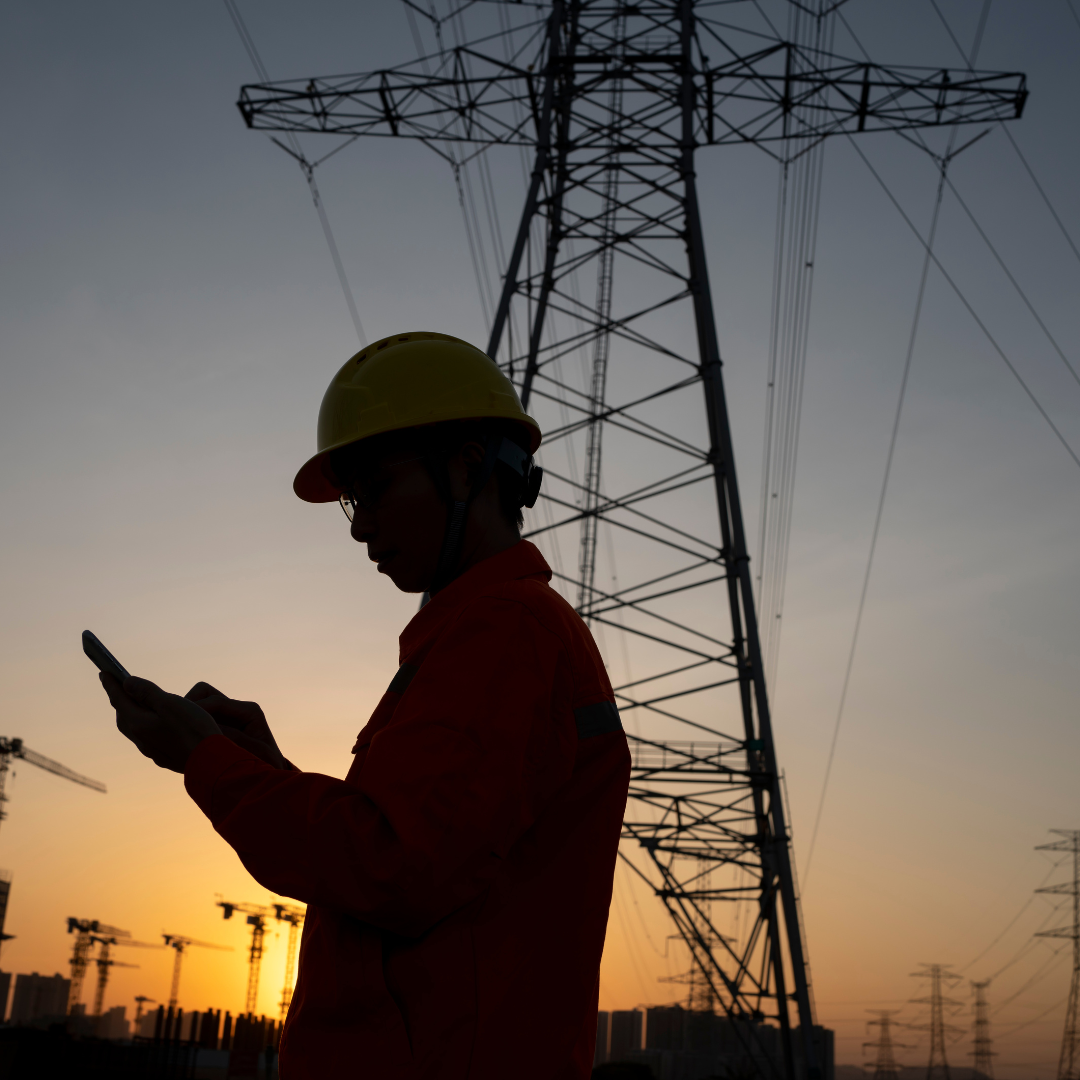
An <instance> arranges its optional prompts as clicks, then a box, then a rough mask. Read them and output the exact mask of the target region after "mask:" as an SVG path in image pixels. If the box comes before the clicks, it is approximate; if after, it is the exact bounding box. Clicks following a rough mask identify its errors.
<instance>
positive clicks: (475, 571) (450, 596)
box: [398, 540, 551, 663]
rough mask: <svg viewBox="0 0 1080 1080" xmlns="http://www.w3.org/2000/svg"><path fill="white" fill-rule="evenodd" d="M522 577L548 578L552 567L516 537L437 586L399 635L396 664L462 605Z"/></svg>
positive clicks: (438, 628) (542, 579)
mask: <svg viewBox="0 0 1080 1080" xmlns="http://www.w3.org/2000/svg"><path fill="white" fill-rule="evenodd" d="M521 578H537V579H539V580H540V581H545V582H546V581H550V580H551V567H550V566H548V564H547V562H546V560H545V559H544V556H543V555H541V554H540V551H539V550H538V549H537V547H536V545H535V544H531V543H529V541H528V540H519V541H518V542H517V543H516V544H515V545H514V546H513V547H509V548H507V549H506V550H505V551H500V552H499V553H498V554H497V555H492V556H491V557H490V558H489V559H484V560H483V561H482V562H478V563H477V564H476V565H475V566H473V567H470V568H469V569H468V570H466V571H465V573H464V574H462V575H461V576H460V577H458V578H455V579H454V580H453V581H452V582H450V584H449V585H447V586H446V588H445V589H440V590H439V592H437V593H436V594H435V595H434V596H433V597H432V598H431V600H429V601H428V603H427V604H425V605H424V606H423V607H422V608H421V609H420V610H419V611H418V612H417V613H416V614H415V615H414V616H413V617H412V620H411V621H410V622H409V625H408V626H406V627H405V629H404V630H402V632H401V636H400V637H399V638H398V645H399V661H398V662H399V663H405V660H406V657H409V656H412V655H414V654H415V653H416V652H417V651H418V650H419V649H421V648H422V647H423V646H424V644H425V643H426V642H427V641H429V640H430V639H431V638H432V637H433V636H434V634H436V633H437V632H438V631H439V630H441V629H442V627H443V626H444V625H445V623H446V622H447V621H448V619H449V618H450V617H451V616H452V615H453V614H454V612H455V611H457V609H458V608H459V607H461V606H462V604H465V603H467V602H468V601H469V600H471V599H472V598H473V597H474V596H476V595H478V594H479V593H481V592H483V591H485V590H486V589H490V588H492V587H493V586H498V585H501V584H503V582H506V581H517V580H520V579H521Z"/></svg>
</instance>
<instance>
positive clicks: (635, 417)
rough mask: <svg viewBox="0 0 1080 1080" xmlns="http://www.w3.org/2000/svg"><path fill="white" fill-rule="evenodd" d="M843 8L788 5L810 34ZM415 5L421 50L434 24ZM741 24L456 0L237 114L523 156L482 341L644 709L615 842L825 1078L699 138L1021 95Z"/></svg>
mask: <svg viewBox="0 0 1080 1080" xmlns="http://www.w3.org/2000/svg"><path fill="white" fill-rule="evenodd" d="M838 6H839V5H838V4H836V3H835V2H833V0H807V2H805V3H803V2H800V3H799V5H798V8H799V9H800V10H802V11H805V12H809V15H808V17H809V18H811V19H813V20H816V25H817V26H818V28H819V29H820V27H822V26H827V25H831V24H830V23H829V20H832V19H834V18H835V15H834V12H835V9H836V8H837V7H838ZM752 8H753V9H754V10H751V9H752ZM466 9H468V15H467V18H469V19H472V20H474V22H473V23H472V24H470V26H468V27H466V25H465V19H466V15H463V14H461V13H462V12H465V11H466ZM410 10H411V11H412V12H413V13H414V14H415V13H416V12H419V13H420V14H421V15H422V16H423V17H425V18H429V19H430V20H431V22H432V25H433V26H434V27H435V30H436V37H437V40H438V41H439V42H441V41H442V35H441V32H440V26H441V23H442V22H445V21H447V20H440V19H439V18H438V17H437V16H436V14H435V12H434V8H431V9H430V10H431V14H430V15H426V14H425V13H424V11H423V9H422V8H421V6H420V5H415V4H410ZM793 10H794V9H793ZM450 18H451V16H448V19H450ZM760 18H761V17H760V9H758V6H757V5H722V6H721V7H720V8H717V7H716V6H715V5H712V4H708V3H704V2H696V0H642V2H636V3H624V2H621V0H551V2H550V3H548V4H520V3H511V2H496V3H489V4H481V5H464V6H462V5H458V6H457V7H456V8H455V11H454V14H453V16H452V25H453V30H454V40H455V41H456V42H458V44H456V45H455V47H453V48H445V49H444V48H442V47H441V45H440V46H439V48H438V51H437V52H435V53H434V54H432V55H429V56H426V57H424V58H422V59H420V60H417V61H413V62H411V63H406V64H402V65H399V66H397V67H392V68H388V69H385V70H381V71H375V72H368V73H364V74H359V75H346V76H334V77H328V78H323V77H315V78H302V79H296V80H291V81H288V82H268V83H262V84H258V85H248V86H244V87H242V88H241V91H240V100H239V103H238V104H239V108H240V111H241V113H242V115H243V118H244V121H245V122H246V123H247V125H248V127H249V128H252V129H256V130H261V131H276V132H289V133H305V132H310V133H318V134H321V135H327V134H329V135H334V136H339V137H341V138H342V141H344V140H346V139H353V138H356V137H359V136H361V135H364V136H372V137H387V138H409V139H417V140H420V141H422V142H424V143H425V145H427V146H428V147H430V148H431V149H433V150H435V151H436V153H439V154H440V155H441V156H442V157H444V159H446V160H448V161H449V162H450V163H451V165H452V166H453V168H454V169H455V170H460V169H462V168H465V167H466V164H467V161H468V160H469V159H471V158H474V157H476V156H477V155H479V154H482V153H483V152H484V151H485V150H486V149H487V148H490V147H496V146H500V147H517V148H520V149H521V150H522V151H524V152H525V153H527V154H528V155H530V156H531V159H532V167H531V174H530V176H529V179H528V183H527V190H526V193H525V198H524V204H523V206H522V209H521V215H520V219H519V224H518V227H517V230H516V234H515V237H514V240H513V243H512V245H511V246H510V247H509V250H508V253H506V254H505V257H503V256H500V258H502V261H503V274H502V291H501V295H500V297H499V300H498V303H497V305H496V307H495V314H494V318H493V320H492V324H491V328H490V334H489V337H488V342H487V353H488V355H489V356H490V357H492V359H493V360H495V361H496V362H497V363H499V365H500V366H501V367H502V368H503V370H504V371H505V372H506V373H507V374H508V375H509V377H510V378H511V379H512V380H513V381H514V383H515V385H516V387H517V389H518V391H519V393H520V396H521V400H522V403H523V404H524V405H525V407H526V408H527V409H529V410H530V411H531V412H532V413H533V415H535V416H536V417H537V418H538V420H539V421H540V424H541V427H542V428H543V430H544V433H545V434H544V446H543V448H542V450H541V454H542V455H543V465H544V468H545V477H546V478H547V479H546V484H547V489H546V491H545V492H544V493H543V495H542V499H543V502H542V503H541V504H540V508H539V509H538V510H536V511H533V512H530V516H529V517H527V519H526V532H525V535H526V536H527V537H532V538H538V539H539V542H540V543H541V544H544V543H550V544H551V547H552V549H553V555H554V554H557V553H558V552H559V550H560V545H561V544H562V543H567V544H569V545H571V546H572V547H573V548H576V549H577V552H578V558H577V559H576V560H572V559H567V560H565V562H562V561H561V560H560V559H559V558H554V557H553V558H552V560H551V561H552V562H554V563H555V574H554V577H555V581H556V583H557V584H559V585H560V586H561V587H563V588H564V590H565V591H566V592H567V595H570V596H571V597H572V598H573V599H574V600H576V602H577V608H578V612H579V614H580V615H581V616H582V618H584V619H586V620H587V621H589V622H590V624H592V625H593V626H594V627H603V628H604V632H605V634H607V635H612V636H614V635H620V636H623V639H624V640H625V641H626V643H627V655H629V654H630V651H631V650H633V651H634V653H635V660H634V664H635V668H636V670H635V672H634V674H633V676H631V674H630V673H629V671H628V672H627V675H626V679H625V681H623V682H621V684H618V685H616V687H615V696H616V700H617V703H618V705H619V707H620V710H621V712H622V714H623V716H624V720H631V719H632V720H634V721H637V720H638V719H639V718H640V719H641V722H642V723H651V724H654V725H656V728H655V730H651V731H649V732H648V737H645V735H644V734H643V735H642V736H640V737H639V736H637V735H636V734H631V735H629V736H628V738H629V741H630V745H631V751H632V755H633V761H632V769H633V772H632V776H631V783H630V796H629V800H628V804H627V810H626V816H625V818H624V823H623V838H624V841H625V843H624V844H623V846H622V848H621V850H620V856H621V857H622V858H623V859H624V860H625V862H626V864H627V866H628V867H629V868H630V869H631V871H632V872H634V873H635V874H637V875H638V876H639V877H640V879H641V880H643V881H644V882H645V883H646V884H647V886H648V887H649V888H650V889H651V890H652V891H653V893H654V894H655V896H656V897H657V899H658V900H659V902H661V903H662V904H663V905H664V907H665V908H666V910H667V913H668V915H669V916H670V918H671V920H672V921H673V922H674V923H675V926H676V928H677V930H678V931H679V933H680V935H681V936H682V938H683V940H684V942H685V943H686V946H687V948H688V949H689V950H690V955H691V963H692V965H693V966H694V968H695V969H696V974H695V978H696V980H697V984H700V985H701V993H700V995H699V1000H706V999H708V1000H714V1001H715V1002H716V1003H717V1004H718V1006H719V1007H720V1008H722V1009H723V1010H724V1012H725V1013H726V1014H727V1016H728V1017H730V1018H731V1019H732V1020H734V1021H738V1022H736V1023H733V1025H732V1031H733V1032H734V1033H735V1036H736V1038H737V1039H738V1040H739V1041H740V1043H741V1045H742V1049H743V1052H744V1053H746V1054H747V1056H748V1057H750V1058H751V1059H752V1060H755V1061H757V1062H760V1070H761V1071H762V1073H763V1075H765V1076H768V1077H770V1078H777V1080H779V1078H784V1080H796V1076H797V1063H798V1061H799V1059H800V1058H801V1060H802V1061H803V1062H804V1063H805V1075H806V1077H807V1080H819V1077H820V1070H819V1068H818V1065H817V1051H816V1048H815V1047H814V1044H813V1037H812V1032H813V1027H814V1022H815V1021H814V1007H813V997H812V990H811V980H810V968H809V960H808V956H807V951H806V944H805V940H804V932H803V928H802V921H801V913H800V909H799V897H798V893H797V890H796V885H795V876H794V871H793V867H792V856H791V836H790V830H789V824H788V817H787V813H788V812H787V808H786V806H785V805H784V798H783V791H782V786H781V774H780V769H779V766H778V763H777V752H776V747H775V744H774V740H773V730H772V718H771V713H770V709H769V701H768V695H767V691H766V681H765V671H764V667H763V663H762V654H761V645H760V641H759V635H758V624H757V614H756V610H755V604H754V596H753V587H752V579H751V573H750V566H749V558H750V557H749V552H748V547H747V540H746V535H745V530H744V525H743V511H742V504H741V500H740V496H739V490H738V483H737V478H736V470H735V462H734V453H733V449H732V434H731V427H730V423H729V418H728V411H727V403H726V398H725V390H724V384H723V376H722V362H721V355H720V344H719V333H718V329H717V323H716V316H715V312H714V309H713V300H712V290H711V287H710V284H709V271H708V264H707V260H706V254H705V243H704V233H703V229H702V222H701V213H700V200H699V193H698V174H697V164H696V158H695V155H696V153H697V151H698V150H699V149H702V148H707V147H715V146H735V145H741V146H745V145H747V144H753V145H756V146H758V147H759V148H761V149H762V150H764V151H765V152H766V153H768V154H770V155H771V156H773V157H774V158H776V159H777V160H787V159H788V158H791V159H794V157H795V156H796V155H797V154H799V153H801V152H802V151H803V150H804V149H805V148H806V147H807V146H808V145H812V144H815V143H816V142H817V141H819V140H821V139H823V138H825V137H826V136H830V135H852V136H854V135H858V134H860V133H862V132H869V131H898V130H903V129H914V128H932V127H945V126H948V125H952V124H961V123H973V122H996V121H998V120H1008V119H1015V118H1017V117H1019V115H1020V113H1021V111H1022V109H1023V105H1024V101H1025V99H1026V94H1027V91H1026V87H1025V80H1024V76H1023V75H1018V74H1001V73H987V72H970V71H957V72H950V71H941V70H934V71H930V70H929V69H925V68H899V67H893V68H886V67H882V66H880V65H877V64H872V63H868V62H865V61H863V60H851V59H846V58H844V57H840V56H836V55H832V54H830V53H828V52H826V51H825V50H824V48H823V47H821V43H822V42H827V41H828V40H830V34H829V33H827V32H823V33H815V34H811V35H810V36H809V37H807V38H806V39H805V41H804V39H803V37H801V36H798V35H796V38H797V40H783V39H781V38H779V37H777V36H776V34H775V33H774V32H773V31H772V29H771V27H770V25H769V24H766V23H765V22H763V21H760ZM754 20H758V21H756V22H755V21H754ZM807 41H809V42H810V44H807V43H806V42H807ZM814 42H817V43H818V44H813V43H814ZM785 155H786V156H785ZM583 276H588V277H589V278H591V279H592V282H593V283H594V284H593V287H591V288H590V287H589V285H590V283H589V281H588V280H586V281H585V282H584V283H582V282H581V280H580V279H581V278H582V277H583ZM579 285H580V286H581V287H580V288H579ZM587 297H589V299H586V298H587ZM601 429H602V430H601ZM601 435H602V437H601ZM601 450H602V454H601ZM601 461H602V463H603V468H602V469H601ZM562 462H565V464H561V463H562ZM601 528H602V529H603V531H601ZM604 535H611V536H618V537H622V538H625V544H626V545H627V546H626V547H625V549H623V554H622V555H620V558H621V559H624V560H625V561H623V562H622V564H621V565H622V569H623V572H624V573H625V574H626V575H627V576H626V577H625V578H624V579H621V580H620V581H619V584H618V585H615V584H608V581H607V579H603V582H602V584H603V587H600V585H599V584H598V582H597V577H596V563H597V553H598V551H600V550H601V545H600V544H599V543H598V538H599V537H601V536H604ZM622 542H623V541H620V543H622ZM562 566H565V568H566V569H567V570H569V571H570V572H569V573H565V572H563V570H562V569H561V568H560V567H562ZM612 570H614V567H612ZM612 578H614V573H612ZM610 640H611V639H610V638H609V642H610ZM682 732H686V733H687V734H688V735H689V738H688V739H675V738H672V733H682ZM691 739H692V740H693V741H690V740H691ZM703 863H707V864H708V865H709V866H710V867H711V873H710V874H709V875H708V885H707V887H704V888H703V887H702V882H703V880H704V879H703V877H702V873H701V870H700V867H701V865H702V864H703ZM714 901H725V902H726V903H718V904H715V906H714V907H713V906H712V905H713V904H714ZM733 901H734V903H732V902H733ZM733 910H748V911H751V912H752V913H753V914H752V917H751V918H750V919H748V920H746V922H747V925H746V926H745V927H743V928H742V929H741V930H740V933H739V935H738V936H737V937H736V936H734V935H732V934H730V933H726V932H725V930H726V929H727V927H725V926H718V925H717V924H716V919H715V917H714V916H715V912H716V911H719V912H724V913H730V912H732V911H733ZM744 1021H746V1022H744ZM762 1021H767V1022H769V1023H770V1024H772V1025H774V1026H775V1027H776V1028H777V1029H778V1031H779V1037H778V1040H777V1042H778V1044H779V1047H780V1055H779V1058H777V1057H776V1056H774V1054H773V1052H772V1051H771V1050H770V1049H768V1048H767V1047H766V1046H765V1045H764V1043H763V1042H762V1040H761V1038H760V1037H759V1035H758V1034H757V1033H758V1031H759V1030H760V1028H759V1026H758V1024H759V1022H762ZM796 1025H798V1027H799V1028H800V1029H801V1032H800V1039H801V1045H800V1046H799V1047H798V1048H796V1046H795V1039H796V1036H795V1028H796Z"/></svg>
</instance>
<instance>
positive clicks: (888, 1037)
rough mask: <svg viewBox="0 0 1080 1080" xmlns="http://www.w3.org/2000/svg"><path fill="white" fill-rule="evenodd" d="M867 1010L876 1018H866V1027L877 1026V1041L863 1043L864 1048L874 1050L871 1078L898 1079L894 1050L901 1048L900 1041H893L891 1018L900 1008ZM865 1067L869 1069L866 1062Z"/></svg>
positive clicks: (898, 1070)
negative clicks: (872, 1075) (872, 1074)
mask: <svg viewBox="0 0 1080 1080" xmlns="http://www.w3.org/2000/svg"><path fill="white" fill-rule="evenodd" d="M867 1011H868V1012H869V1013H871V1014H872V1015H874V1016H876V1017H877V1019H876V1020H867V1022H866V1026H867V1027H868V1028H875V1027H876V1028H878V1037H877V1041H876V1042H865V1043H863V1049H864V1050H874V1051H876V1053H875V1055H874V1064H873V1066H872V1068H873V1070H874V1078H873V1080H899V1077H900V1066H899V1065H897V1063H896V1051H897V1050H898V1049H901V1048H902V1046H901V1044H900V1043H896V1042H893V1037H892V1024H893V1019H892V1018H893V1017H894V1016H895V1015H896V1014H897V1013H898V1012H899V1011H900V1010H899V1009H868V1010H867ZM866 1068H868V1069H869V1068H871V1066H870V1065H869V1064H867V1066H866Z"/></svg>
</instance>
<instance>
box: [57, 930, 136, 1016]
mask: <svg viewBox="0 0 1080 1080" xmlns="http://www.w3.org/2000/svg"><path fill="white" fill-rule="evenodd" d="M67 932H68V933H69V934H74V935H75V946H74V948H73V949H72V950H71V990H70V992H69V993H68V1005H67V1011H68V1012H69V1013H70V1012H71V1010H72V1009H74V1008H75V1006H76V1005H78V1003H79V998H81V997H82V984H83V978H84V977H85V976H86V967H87V965H88V964H89V963H90V952H91V950H92V949H93V947H94V941H95V940H100V938H102V937H107V938H112V939H115V940H120V939H121V938H125V939H126V938H130V937H131V931H130V930H120V929H118V928H117V927H115V926H109V925H107V924H106V923H103V922H99V921H98V920H97V919H76V918H73V917H70V916H69V918H68V921H67Z"/></svg>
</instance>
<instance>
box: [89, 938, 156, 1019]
mask: <svg viewBox="0 0 1080 1080" xmlns="http://www.w3.org/2000/svg"><path fill="white" fill-rule="evenodd" d="M90 940H91V941H92V942H97V944H98V954H97V956H95V957H94V963H95V964H97V988H96V990H95V991H94V1011H93V1014H92V1015H94V1016H100V1015H101V1010H102V1008H103V1007H104V1005H105V987H106V986H107V985H108V982H109V970H110V968H114V967H127V968H137V967H138V966H139V965H138V964H126V963H124V961H123V960H114V959H113V958H112V948H113V946H114V945H127V946H131V947H134V948H139V949H164V948H165V946H164V945H157V944H151V943H150V942H148V941H131V940H130V939H128V938H121V937H116V936H115V935H108V934H106V935H98V934H91V935H90Z"/></svg>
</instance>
